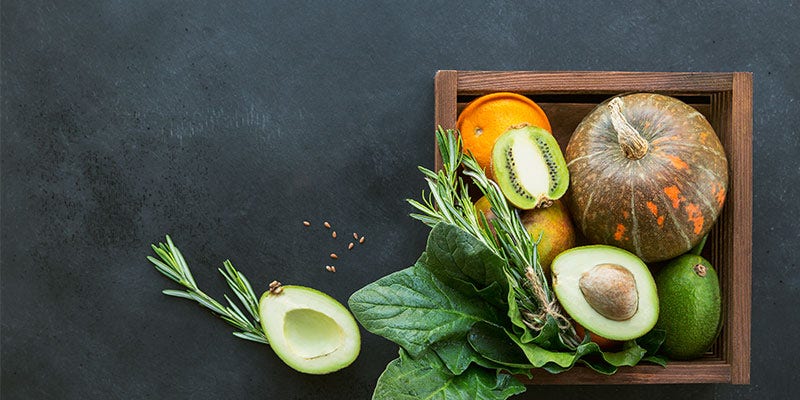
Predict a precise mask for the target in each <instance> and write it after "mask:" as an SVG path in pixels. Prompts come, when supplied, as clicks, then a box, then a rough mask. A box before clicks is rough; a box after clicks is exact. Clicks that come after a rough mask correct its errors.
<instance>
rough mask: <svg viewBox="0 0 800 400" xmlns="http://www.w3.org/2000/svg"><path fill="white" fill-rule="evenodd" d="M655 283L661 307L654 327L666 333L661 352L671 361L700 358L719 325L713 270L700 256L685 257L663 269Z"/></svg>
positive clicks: (716, 289) (712, 340) (718, 309)
mask: <svg viewBox="0 0 800 400" xmlns="http://www.w3.org/2000/svg"><path fill="white" fill-rule="evenodd" d="M655 281H656V288H657V290H658V301H659V304H660V308H661V310H660V312H659V318H658V322H656V326H655V327H656V328H657V329H663V330H665V331H666V339H665V340H664V344H663V345H662V347H661V349H662V351H663V353H664V354H665V355H667V356H668V357H670V358H672V359H675V360H690V359H693V358H698V357H700V356H701V355H703V353H705V352H706V351H707V350H708V349H709V348H710V347H711V345H712V344H713V343H714V340H715V339H716V338H717V335H718V334H719V331H720V328H721V324H722V307H721V300H720V289H719V279H718V278H717V273H716V271H715V270H714V268H713V267H712V266H711V263H709V262H708V261H707V260H706V259H704V258H703V257H700V256H698V255H694V254H685V255H682V256H679V257H677V258H675V259H673V260H672V261H670V262H669V263H668V264H667V265H666V266H664V268H663V269H661V271H659V273H658V274H657V275H656V279H655Z"/></svg>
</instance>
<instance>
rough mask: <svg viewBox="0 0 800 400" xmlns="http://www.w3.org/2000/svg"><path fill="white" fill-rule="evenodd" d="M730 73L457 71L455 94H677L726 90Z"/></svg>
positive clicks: (731, 83) (729, 82)
mask: <svg viewBox="0 0 800 400" xmlns="http://www.w3.org/2000/svg"><path fill="white" fill-rule="evenodd" d="M732 86H733V80H732V76H731V74H730V73H701V72H623V71H608V72H606V71H603V72H599V71H576V72H539V71H535V72H534V71H514V72H509V71H458V93H459V94H465V95H477V94H485V93H490V92H497V91H510V92H518V93H525V94H559V93H570V94H584V93H608V94H617V93H623V92H630V91H638V92H641V91H645V92H647V91H659V92H665V93H670V94H674V95H678V94H688V93H692V94H697V93H715V92H721V91H729V90H731V88H732Z"/></svg>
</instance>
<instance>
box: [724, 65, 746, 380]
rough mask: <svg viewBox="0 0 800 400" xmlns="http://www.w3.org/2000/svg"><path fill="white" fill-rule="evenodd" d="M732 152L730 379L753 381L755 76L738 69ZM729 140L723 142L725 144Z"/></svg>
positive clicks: (735, 83) (734, 93)
mask: <svg viewBox="0 0 800 400" xmlns="http://www.w3.org/2000/svg"><path fill="white" fill-rule="evenodd" d="M731 112H732V116H731V119H732V120H731V125H732V126H731V128H732V131H733V135H732V138H731V143H730V145H731V147H730V148H732V149H734V150H735V151H732V152H731V153H733V154H730V156H729V157H730V162H731V164H732V165H731V171H732V172H733V176H732V177H731V187H732V188H733V193H731V196H733V203H734V210H733V213H734V215H733V232H732V234H733V246H731V248H730V249H729V250H730V251H731V252H732V259H731V260H730V261H731V263H732V267H733V268H732V269H731V270H730V272H731V275H732V276H731V278H730V282H731V292H733V293H734V296H733V298H732V299H730V300H731V302H730V309H731V313H732V314H733V315H732V323H731V326H729V327H728V328H729V329H730V330H731V331H732V335H731V336H732V340H731V346H732V348H731V349H729V350H730V353H729V354H730V361H731V368H732V371H731V380H732V383H735V384H747V383H750V321H751V320H750V314H751V301H752V300H751V298H752V290H751V283H752V251H753V240H752V235H753V214H752V211H753V157H752V154H753V76H752V74H750V73H736V74H734V78H733V99H732V111H731ZM725 144H727V143H723V145H725Z"/></svg>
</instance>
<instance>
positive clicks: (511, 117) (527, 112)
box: [456, 92, 552, 170]
mask: <svg viewBox="0 0 800 400" xmlns="http://www.w3.org/2000/svg"><path fill="white" fill-rule="evenodd" d="M521 124H529V125H533V126H538V127H540V128H544V129H546V130H547V131H548V132H552V128H551V127H550V121H548V120H547V116H546V115H545V114H544V111H542V109H541V107H539V105H538V104H536V103H534V102H533V100H531V99H529V98H527V97H525V96H522V95H519V94H516V93H511V92H497V93H491V94H487V95H485V96H481V97H479V98H477V99H475V100H473V101H472V102H471V103H469V104H468V105H467V107H466V108H464V111H461V114H460V115H459V116H458V121H456V129H458V131H459V132H460V133H461V141H462V143H463V147H464V152H465V153H467V152H472V155H473V156H474V157H475V161H477V162H478V164H479V165H480V166H481V167H483V168H484V169H486V170H488V169H489V168H490V164H491V159H492V147H494V142H495V141H496V140H497V138H498V137H499V136H500V135H502V134H503V133H504V132H505V131H507V130H508V129H509V128H510V127H512V126H517V125H521Z"/></svg>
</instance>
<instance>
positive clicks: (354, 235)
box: [353, 232, 358, 240]
mask: <svg viewBox="0 0 800 400" xmlns="http://www.w3.org/2000/svg"><path fill="white" fill-rule="evenodd" d="M353 239H355V240H358V234H357V233H355V232H353Z"/></svg>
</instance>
